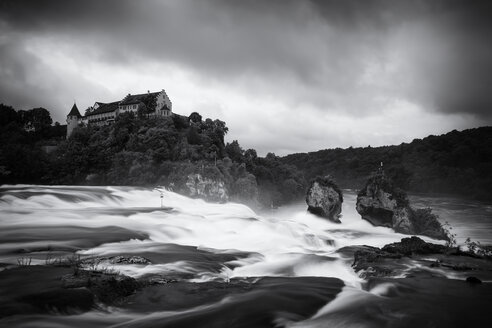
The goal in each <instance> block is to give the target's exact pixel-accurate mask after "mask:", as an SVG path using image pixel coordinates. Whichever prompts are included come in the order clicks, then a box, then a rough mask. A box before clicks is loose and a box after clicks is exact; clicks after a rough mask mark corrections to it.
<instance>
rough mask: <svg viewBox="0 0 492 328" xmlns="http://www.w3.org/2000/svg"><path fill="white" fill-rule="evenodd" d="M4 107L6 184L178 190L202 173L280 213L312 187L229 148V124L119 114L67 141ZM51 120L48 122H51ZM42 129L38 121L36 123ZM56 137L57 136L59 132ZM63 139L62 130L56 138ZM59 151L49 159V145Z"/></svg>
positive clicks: (2, 174)
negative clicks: (226, 139)
mask: <svg viewBox="0 0 492 328" xmlns="http://www.w3.org/2000/svg"><path fill="white" fill-rule="evenodd" d="M43 113H44V114H47V118H46V120H45V121H46V122H45V124H43V125H39V126H38V127H37V128H36V129H30V128H28V127H29V126H31V125H32V123H33V121H34V120H33V119H29V120H23V119H21V114H22V112H20V111H15V110H14V109H13V108H12V107H9V106H5V105H2V107H1V108H0V125H1V132H0V141H1V145H0V151H1V152H0V184H19V183H26V184H29V183H35V184H70V185H73V184H75V185H79V184H80V185H129V186H146V187H148V186H154V187H155V186H173V188H174V190H176V191H180V189H182V188H183V186H184V184H185V183H186V179H187V176H188V175H189V174H193V173H199V174H201V175H202V176H205V177H207V178H211V179H217V180H221V181H223V182H224V183H225V186H226V188H227V191H228V193H229V195H230V199H231V200H234V201H241V202H245V203H248V204H251V205H259V206H268V207H270V206H278V205H280V204H284V203H286V202H289V201H291V200H293V199H298V198H301V197H302V196H303V195H304V192H305V190H304V188H305V186H306V181H305V180H304V178H303V176H302V174H301V173H300V172H299V170H297V169H296V168H295V167H294V166H292V165H288V164H284V163H282V162H281V161H280V159H279V158H278V157H277V156H275V155H273V154H269V155H268V156H266V157H265V158H261V157H258V156H257V154H256V151H255V150H253V149H249V150H247V151H244V150H243V149H242V148H241V147H240V146H239V144H238V142H237V141H234V142H232V143H228V144H227V145H226V144H225V143H224V137H225V135H226V134H227V132H228V128H227V126H226V124H225V122H223V121H220V120H212V119H204V120H202V117H201V115H200V114H198V113H193V114H192V115H190V117H189V118H188V117H184V116H180V115H173V116H172V117H161V118H147V117H145V116H144V115H134V114H133V113H125V114H121V115H119V116H118V117H117V119H116V121H115V123H114V124H112V125H103V126H96V125H89V126H81V127H78V128H77V129H75V130H74V132H73V133H72V134H71V136H70V138H68V139H67V140H65V134H66V132H65V131H66V129H65V130H63V131H61V133H58V134H56V133H54V132H53V130H56V129H57V127H58V126H59V125H57V124H55V125H50V124H51V117H49V112H48V111H47V110H44V111H43ZM45 116H46V115H45ZM36 122H37V121H36ZM56 131H58V130H56ZM58 132H60V131H58ZM52 144H56V145H57V147H56V149H55V150H53V151H51V152H47V151H46V148H45V146H46V145H52Z"/></svg>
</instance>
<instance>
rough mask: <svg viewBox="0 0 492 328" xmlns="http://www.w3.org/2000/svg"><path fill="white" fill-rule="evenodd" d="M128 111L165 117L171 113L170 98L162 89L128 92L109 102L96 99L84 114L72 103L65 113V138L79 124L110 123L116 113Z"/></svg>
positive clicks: (148, 115)
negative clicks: (121, 97)
mask: <svg viewBox="0 0 492 328" xmlns="http://www.w3.org/2000/svg"><path fill="white" fill-rule="evenodd" d="M130 112H131V113H135V114H136V113H139V112H140V113H143V115H146V116H147V117H167V116H171V115H172V114H173V113H172V103H171V100H170V99H169V97H168V96H167V94H166V91H164V89H162V91H158V92H150V91H148V92H147V93H142V94H138V95H131V94H128V95H127V96H126V97H124V98H123V99H122V100H119V101H114V102H110V103H102V102H98V101H96V102H95V103H94V105H93V106H91V107H89V108H88V109H87V111H86V113H85V116H82V115H80V112H79V110H78V109H77V106H76V105H75V104H74V105H73V107H72V109H71V111H70V113H68V115H67V138H68V137H69V136H70V135H71V134H72V132H73V129H74V128H75V127H77V126H79V124H84V125H106V124H112V123H113V122H114V121H115V119H116V117H117V116H118V115H120V114H122V113H130Z"/></svg>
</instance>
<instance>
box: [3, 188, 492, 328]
mask: <svg viewBox="0 0 492 328" xmlns="http://www.w3.org/2000/svg"><path fill="white" fill-rule="evenodd" d="M161 195H162V205H161ZM355 199H356V195H355V193H354V192H352V191H344V203H343V209H342V215H343V217H342V218H341V221H342V223H341V224H335V223H331V222H329V221H327V220H324V219H321V218H318V217H316V216H314V215H311V214H309V213H307V211H306V206H305V204H303V203H296V204H292V205H288V206H284V207H281V208H279V209H277V210H272V211H265V212H262V213H255V212H254V211H253V210H251V209H250V208H248V207H247V206H244V205H241V204H235V203H227V204H211V203H207V202H205V201H203V200H198V199H190V198H187V197H184V196H182V195H179V194H176V193H173V192H170V191H167V190H163V189H162V190H157V189H145V188H134V187H86V186H31V185H16V186H2V187H1V188H0V265H1V266H0V270H2V269H5V268H9V266H12V265H16V264H17V263H18V261H19V257H22V258H29V261H30V264H31V265H44V264H46V262H47V258H54V257H56V256H64V255H67V254H71V253H74V252H76V253H77V254H79V255H81V256H83V257H111V256H116V255H122V254H123V255H125V256H129V255H138V256H144V257H145V258H148V259H151V262H152V263H149V264H128V263H125V264H111V269H112V270H115V271H117V272H120V273H122V274H124V275H127V276H130V277H134V278H137V279H138V278H141V277H161V278H163V279H164V278H167V277H173V279H174V280H175V281H179V282H186V284H188V285H187V286H191V285H193V286H195V287H196V286H198V287H196V288H200V286H202V287H203V286H207V290H206V291H202V292H199V293H198V294H199V296H197V295H195V296H193V297H191V296H190V297H191V298H186V297H184V296H182V295H181V296H179V297H180V298H183V299H185V301H183V302H184V303H186V304H181V305H180V306H176V307H174V308H166V309H165V310H162V308H159V306H157V305H156V306H154V307H152V306H151V305H149V304H148V303H146V304H147V305H146V308H145V309H143V310H142V309H139V308H138V306H135V305H132V306H133V307H132V306H130V305H128V304H127V306H125V307H118V306H115V307H111V308H98V309H93V310H91V311H89V312H85V313H79V314H71V315H57V316H55V315H20V316H15V317H12V318H6V319H2V320H0V324H1V323H2V322H3V324H5V325H7V324H8V326H30V327H31V326H32V327H39V326H46V327H49V326H57V327H73V326H81V327H82V326H87V325H91V326H93V327H96V326H100V327H105V326H111V325H114V326H139V327H143V326H145V327H147V326H148V327H151V326H154V324H155V323H156V322H160V323H162V326H173V324H174V326H186V325H188V326H203V327H206V326H208V325H207V324H205V323H203V321H202V324H203V325H200V324H199V323H200V322H201V321H200V320H204V319H203V318H206V316H203V313H207V315H209V316H213V315H214V314H215V315H216V316H220V317H221V318H228V315H230V313H231V310H230V307H231V306H232V305H231V304H234V307H233V309H234V311H239V312H240V313H241V315H248V313H249V312H251V313H252V314H251V315H252V316H258V315H260V318H262V317H261V315H263V312H262V310H261V309H269V306H273V305H272V304H274V303H275V304H276V303H278V304H282V306H280V308H279V309H276V308H275V309H271V311H270V310H268V311H270V312H271V313H270V312H269V313H270V314H269V317H268V320H270V321H271V322H273V323H274V324H272V326H279V327H283V326H285V327H294V326H296V327H297V326H299V327H302V326H309V327H318V326H319V327H322V326H325V325H327V324H328V323H330V324H334V323H336V324H337V325H338V326H339V327H345V326H347V327H349V326H350V327H352V326H353V327H355V326H356V325H351V324H350V323H349V322H348V321H347V320H346V319H340V318H338V317H336V318H335V317H333V316H331V317H330V319H329V320H331V321H329V320H328V319H327V320H328V321H323V320H321V321H319V320H320V319H318V318H320V317H326V315H325V314H326V313H329V312H330V311H333V308H337V307H343V302H341V301H340V297H337V298H336V300H335V301H333V298H334V297H335V296H336V295H337V293H338V292H339V290H337V288H338V287H336V284H337V283H336V282H335V281H341V282H343V284H342V287H343V288H344V293H348V294H350V293H352V294H353V293H355V294H357V295H358V296H357V299H364V298H365V297H366V298H367V297H368V296H367V295H366V294H367V293H368V292H369V293H370V295H371V297H372V296H374V295H378V293H380V289H381V288H382V287H380V286H379V287H378V289H375V290H372V291H371V290H368V289H367V288H363V286H364V283H365V281H364V280H363V279H362V278H360V277H359V276H358V275H357V274H356V273H355V272H354V271H353V269H352V267H351V263H352V261H353V259H352V258H348V257H346V256H343V255H341V254H340V253H338V252H337V250H339V249H340V248H342V247H344V246H350V245H370V246H377V247H381V246H383V245H385V244H388V243H391V242H397V241H399V240H400V239H401V238H404V237H407V236H405V235H401V234H397V233H395V232H394V231H393V230H391V229H389V228H383V227H374V226H372V225H371V224H369V223H368V222H366V221H364V220H362V219H361V218H360V216H359V215H358V214H357V212H356V211H355ZM411 201H412V204H414V205H418V206H422V207H423V206H430V207H432V208H433V209H434V211H435V212H436V213H437V214H439V216H440V220H442V221H443V222H444V221H447V222H448V223H449V224H450V225H451V227H453V232H454V233H455V234H456V235H457V241H458V243H460V244H463V243H464V241H465V239H466V238H467V237H471V238H472V239H474V240H476V241H479V242H481V243H484V244H492V206H491V205H490V204H484V203H479V202H475V201H467V200H463V199H457V198H449V197H447V198H446V197H425V196H422V195H413V196H411ZM422 239H424V240H426V241H432V242H436V243H440V242H439V241H434V240H431V239H430V238H426V237H422ZM262 278H263V280H262ZM325 278H327V279H325ZM332 278H337V279H332ZM449 278H453V277H449ZM259 279H260V280H259ZM268 279H271V280H268ZM286 279H287V280H286ZM330 279H332V280H330ZM234 281H235V282H238V284H239V282H241V283H246V282H247V284H248V286H251V285H252V284H255V283H257V281H259V283H258V286H260V287H251V288H253V290H249V289H248V291H247V292H244V293H242V292H240V291H238V290H234V292H231V293H229V292H228V293H225V294H224V293H223V292H222V291H220V287H211V286H215V285H211V284H213V283H221V284H222V283H224V284H230V283H231V282H234ZM236 286H237V288H239V289H240V286H242V285H236ZM321 286H323V287H321ZM195 287H194V288H195ZM187 288H188V287H187ZM214 288H215V289H214ZM241 288H243V287H241ZM248 288H250V287H248ZM255 288H257V289H255ZM323 288H328V289H326V290H325V289H323ZM330 288H331V289H330ZM277 289H279V290H281V291H279V293H280V294H279V295H277V294H275V293H274V292H272V291H275V290H277ZM289 289H292V290H295V291H296V292H292V293H291V294H289V295H284V294H282V293H284V291H285V290H289ZM383 289H384V288H383ZM187 291H189V289H187ZM267 291H268V292H267ZM173 292H174V291H173ZM262 292H263V293H265V295H269V296H265V295H263V296H262ZM168 293H169V291H168ZM187 293H188V292H185V293H184V294H187ZM207 293H209V294H207ZM272 293H273V294H272ZM317 293H319V295H318V296H316V297H314V299H316V300H317V301H316V302H314V301H312V302H311V301H308V300H309V299H310V296H309V295H311V294H317ZM187 295H188V296H189V293H188V294H187ZM272 295H277V296H278V297H273V296H272ZM361 295H362V296H361ZM364 295H365V296H364ZM154 296H155V295H154ZM197 297H198V298H200V300H197ZM264 297H273V298H272V299H271V300H269V301H266V302H261V306H260V305H259V304H260V303H257V305H258V308H257V307H255V306H254V304H255V302H259V300H260V299H264ZM349 299H351V300H353V298H350V297H349ZM293 300H294V301H295V303H296V304H297V305H296V310H293V309H290V307H289V306H290V305H289V304H291V303H292V301H293ZM133 302H134V304H137V303H138V299H133ZM310 302H311V303H312V304H311V303H310ZM313 302H314V303H313ZM304 303H306V304H305V307H306V311H302V309H303V304H304ZM340 303H342V304H340ZM153 304H154V305H155V304H160V303H159V302H157V303H153ZM187 304H188V305H187ZM244 304H250V305H248V306H245V305H244ZM251 304H253V305H251ZM226 305H227V306H226ZM300 309H301V310H300ZM339 313H341V312H339ZM198 314H200V315H198ZM191 317H195V318H201V319H197V321H196V322H192V323H190V322H188V321H187V323H186V324H184V323H183V321H182V320H184V319H182V318H191ZM156 320H157V321H156ZM173 320H174V321H173ZM187 320H189V319H187ZM212 320H215V319H212ZM224 320H225V319H224ZM244 320H245V321H244V322H243V323H244V324H232V325H231V326H251V324H252V323H251V322H250V321H248V320H252V319H251V318H249V319H244ZM258 320H259V319H258ZM265 320H267V319H265ZM197 322H198V323H197ZM214 322H215V321H214ZM253 322H254V321H253ZM320 322H321V323H320ZM367 322H369V323H368V324H367V325H366V326H368V327H369V326H371V327H372V326H374V327H376V326H378V324H379V323H380V322H379V321H374V322H373V323H374V325H371V323H370V322H371V320H369V321H367ZM165 323H167V324H165ZM180 323H181V324H180ZM193 323H195V325H193ZM229 323H230V322H229ZM248 323H249V324H248ZM303 323H305V324H303ZM255 325H256V324H255ZM216 326H222V325H220V324H217V325H216ZM223 326H228V324H224V325H223ZM363 326H364V325H363Z"/></svg>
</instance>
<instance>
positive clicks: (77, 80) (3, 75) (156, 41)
mask: <svg viewBox="0 0 492 328" xmlns="http://www.w3.org/2000/svg"><path fill="white" fill-rule="evenodd" d="M491 35H492V2H490V1H488V2H486V1H484V2H481V1H464V0H463V1H451V0H449V1H439V0H428V1H403V0H402V1H394V0H391V1H390V0H386V1H369V0H359V1H351V0H346V1H322V0H319V1H314V0H312V1H308V0H306V1H302V0H292V1H289V0H282V1H281V0H271V1H266V0H257V1H250V0H237V1H234V0H232V1H231V0H196V1H191V0H190V1H187V0H170V1H166V0H162V1H157V0H155V1H153V0H140V1H130V0H128V1H125V0H118V1H112V0H105V1H104V0H93V1H92V0H84V1H66V0H60V1H41V0H38V1H23V0H12V1H10V0H2V1H0V102H3V103H6V104H9V105H12V106H14V107H15V108H17V109H29V108H32V107H39V106H42V107H45V108H47V109H49V110H50V111H51V113H52V116H53V118H54V120H57V121H60V122H64V120H65V116H66V114H67V113H68V111H69V109H70V108H71V106H72V104H73V101H74V99H75V100H76V102H77V105H78V107H79V109H81V110H84V109H85V108H87V107H88V106H89V105H92V104H93V103H94V101H102V102H105V101H108V102H109V101H115V100H118V99H121V98H122V97H123V96H124V95H126V94H128V93H142V92H146V91H147V90H150V91H157V90H160V89H163V88H164V89H165V90H166V91H167V93H168V95H169V96H170V98H171V100H172V102H173V110H174V112H176V113H178V114H183V115H189V114H190V113H191V112H192V111H198V112H199V113H201V114H202V115H203V116H205V117H211V118H219V119H221V120H224V121H226V123H227V125H228V127H229V134H228V136H227V139H228V141H232V140H235V139H238V140H239V142H240V144H241V145H242V146H243V148H255V149H257V150H258V152H259V154H265V153H266V152H275V153H276V154H277V155H284V154H288V153H293V152H304V151H313V150H318V149H325V148H333V147H349V146H367V145H371V146H378V145H387V144H400V143H401V142H409V141H411V140H413V139H414V138H421V137H424V136H426V135H429V134H441V133H445V132H448V131H450V130H453V129H458V130H461V129H465V128H470V127H477V126H483V125H490V124H491V123H492V110H491V105H492V41H491V40H492V36H491Z"/></svg>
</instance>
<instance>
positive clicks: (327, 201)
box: [306, 176, 343, 223]
mask: <svg viewBox="0 0 492 328" xmlns="http://www.w3.org/2000/svg"><path fill="white" fill-rule="evenodd" d="M306 203H307V205H308V211H309V212H311V213H313V214H315V215H318V216H320V217H323V218H327V219H329V220H331V221H333V222H337V223H340V213H341V212H342V203H343V194H342V191H341V190H340V188H338V186H337V185H336V183H335V182H334V181H333V179H332V178H331V177H330V176H326V177H323V178H321V177H317V178H316V179H314V180H313V181H312V182H311V185H310V186H309V189H308V191H307V195H306Z"/></svg>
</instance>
